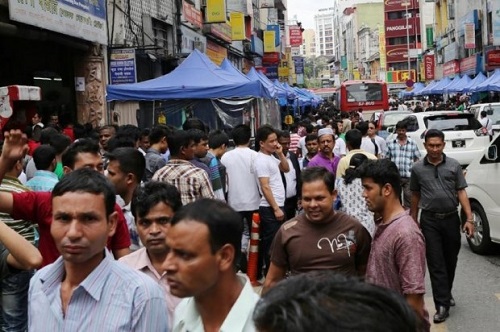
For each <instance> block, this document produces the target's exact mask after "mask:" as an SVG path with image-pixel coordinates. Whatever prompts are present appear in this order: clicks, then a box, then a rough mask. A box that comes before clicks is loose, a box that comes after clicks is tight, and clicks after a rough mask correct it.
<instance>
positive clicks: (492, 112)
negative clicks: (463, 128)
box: [469, 103, 500, 133]
mask: <svg viewBox="0 0 500 332" xmlns="http://www.w3.org/2000/svg"><path fill="white" fill-rule="evenodd" d="M482 111H486V113H487V114H488V118H490V120H491V121H492V123H493V133H497V132H500V103H486V104H475V105H472V106H471V107H470V108H469V112H470V113H472V114H474V117H475V118H476V119H478V120H479V119H481V112H482Z"/></svg>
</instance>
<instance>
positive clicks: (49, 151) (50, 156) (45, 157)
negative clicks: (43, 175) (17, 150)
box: [33, 144, 56, 171]
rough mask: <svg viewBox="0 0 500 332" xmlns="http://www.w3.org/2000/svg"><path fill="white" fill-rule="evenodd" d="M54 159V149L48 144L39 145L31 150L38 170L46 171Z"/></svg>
mask: <svg viewBox="0 0 500 332" xmlns="http://www.w3.org/2000/svg"><path fill="white" fill-rule="evenodd" d="M54 159H56V149H54V147H52V146H50V145H47V144H45V145H40V146H39V147H37V148H36V149H35V151H34V152H33V161H34V162H35V167H36V169H38V170H41V171H47V170H48V169H49V167H50V165H51V164H52V162H53V161H54Z"/></svg>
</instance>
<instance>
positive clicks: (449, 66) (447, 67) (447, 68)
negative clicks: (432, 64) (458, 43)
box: [443, 60, 460, 77]
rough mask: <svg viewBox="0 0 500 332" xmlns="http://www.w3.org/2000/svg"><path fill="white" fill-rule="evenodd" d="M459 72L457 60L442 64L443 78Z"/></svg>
mask: <svg viewBox="0 0 500 332" xmlns="http://www.w3.org/2000/svg"><path fill="white" fill-rule="evenodd" d="M459 72H460V63H459V62H458V60H451V61H448V62H446V63H444V64H443V77H448V76H455V75H456V74H458V73H459Z"/></svg>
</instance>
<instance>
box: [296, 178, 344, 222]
mask: <svg viewBox="0 0 500 332" xmlns="http://www.w3.org/2000/svg"><path fill="white" fill-rule="evenodd" d="M336 198H337V192H336V191H335V190H334V191H333V192H330V191H329V190H328V187H327V186H326V184H325V183H324V182H323V180H316V181H313V182H305V183H303V184H302V208H303V209H304V212H305V213H306V217H307V219H308V220H309V221H310V222H314V223H322V222H325V221H326V220H327V219H328V218H329V217H330V216H331V215H332V214H333V213H334V211H333V202H335V199H336Z"/></svg>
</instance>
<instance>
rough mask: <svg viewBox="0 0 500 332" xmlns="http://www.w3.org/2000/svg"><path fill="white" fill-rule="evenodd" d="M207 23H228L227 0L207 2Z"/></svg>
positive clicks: (210, 0)
mask: <svg viewBox="0 0 500 332" xmlns="http://www.w3.org/2000/svg"><path fill="white" fill-rule="evenodd" d="M205 15H206V19H205V23H226V19H227V17H226V0H207V7H206V9H205Z"/></svg>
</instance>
